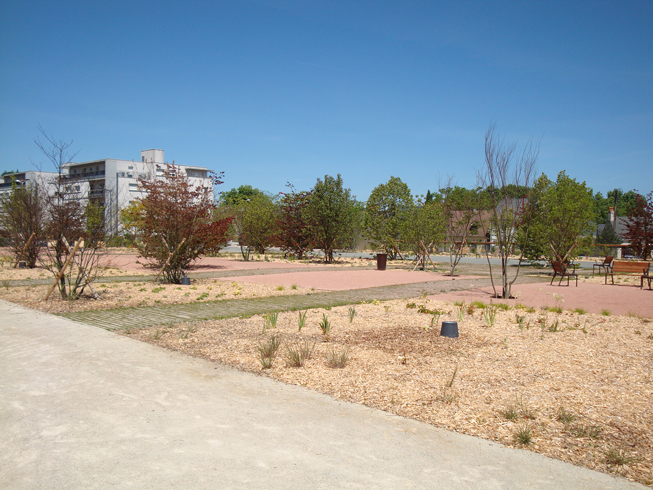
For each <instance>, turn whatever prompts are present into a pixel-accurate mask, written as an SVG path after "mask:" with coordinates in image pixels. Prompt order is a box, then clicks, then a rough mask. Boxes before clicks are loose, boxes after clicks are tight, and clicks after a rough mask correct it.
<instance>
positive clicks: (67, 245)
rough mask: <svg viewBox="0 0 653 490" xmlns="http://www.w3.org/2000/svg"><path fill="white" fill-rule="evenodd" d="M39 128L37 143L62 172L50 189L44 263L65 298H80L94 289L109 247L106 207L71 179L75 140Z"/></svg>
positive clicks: (58, 171) (47, 204) (47, 199)
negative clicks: (68, 167) (69, 169)
mask: <svg viewBox="0 0 653 490" xmlns="http://www.w3.org/2000/svg"><path fill="white" fill-rule="evenodd" d="M38 130H39V132H40V133H41V136H42V137H43V138H44V139H45V141H44V140H42V139H41V138H40V137H37V138H36V139H35V140H34V142H35V143H36V145H37V146H38V147H39V148H40V149H41V151H42V152H43V154H44V155H45V156H46V158H47V159H48V160H49V161H50V163H52V165H54V168H55V169H56V171H57V173H58V174H59V175H58V177H57V178H56V179H55V180H54V181H53V182H52V183H50V186H51V188H49V189H48V190H47V197H46V204H45V208H46V223H45V237H46V239H47V246H46V247H45V257H44V258H43V259H42V266H43V267H44V268H45V269H47V270H49V271H50V272H51V273H52V274H53V276H54V277H55V278H57V287H58V289H59V294H60V295H61V298H62V299H77V298H78V297H79V296H80V295H82V294H83V293H84V290H85V289H86V288H87V287H88V288H89V289H91V291H92V290H93V286H92V285H91V283H92V282H93V280H94V279H95V276H96V272H97V265H98V263H99V261H100V256H101V254H102V253H103V251H104V250H106V248H105V247H104V239H105V229H104V210H103V208H102V207H101V206H100V205H99V204H95V203H93V202H91V201H90V200H89V199H88V197H89V196H88V195H85V190H84V189H83V188H82V185H81V183H80V182H74V181H72V180H71V179H70V178H69V176H68V175H67V174H66V173H65V171H64V170H65V166H66V165H67V164H68V163H71V162H72V160H73V158H75V156H76V155H77V152H74V153H73V152H72V151H71V147H72V144H73V142H72V140H71V141H63V140H58V139H56V138H54V137H53V136H52V135H49V134H48V133H47V132H46V131H45V130H44V129H43V128H42V127H41V126H39V127H38ZM75 244H76V245H77V246H75ZM94 294H95V293H94Z"/></svg>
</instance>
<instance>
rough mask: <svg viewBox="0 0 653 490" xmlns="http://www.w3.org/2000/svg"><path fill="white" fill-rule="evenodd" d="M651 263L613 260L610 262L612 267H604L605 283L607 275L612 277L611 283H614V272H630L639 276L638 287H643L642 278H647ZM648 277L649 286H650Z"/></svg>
mask: <svg viewBox="0 0 653 490" xmlns="http://www.w3.org/2000/svg"><path fill="white" fill-rule="evenodd" d="M650 266H651V264H649V263H648V262H626V261H620V260H615V261H614V262H612V267H611V268H610V269H606V271H605V284H607V283H608V275H609V276H610V278H611V279H612V284H614V274H630V275H638V276H640V287H641V288H643V287H644V279H646V278H648V277H649V275H648V270H649V267H650ZM650 285H651V284H650V279H649V287H650Z"/></svg>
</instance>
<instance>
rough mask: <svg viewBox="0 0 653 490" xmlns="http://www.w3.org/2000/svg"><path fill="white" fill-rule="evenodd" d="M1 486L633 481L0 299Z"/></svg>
mask: <svg viewBox="0 0 653 490" xmlns="http://www.w3.org/2000/svg"><path fill="white" fill-rule="evenodd" d="M0 318H1V319H2V320H1V321H0V434H1V437H0V482H1V485H0V486H1V487H2V488H3V489H7V490H14V489H30V490H32V489H53V490H57V489H93V488H98V489H112V488H120V489H124V488H134V489H168V488H180V489H186V488H188V489H193V490H201V489H216V488H236V489H240V488H243V489H257V488H265V489H277V488H278V489H300V488H301V489H306V488H317V489H321V488H365V489H373V488H378V489H383V488H391V489H397V488H429V489H432V488H438V489H484V488H487V489H495V488H496V489H520V488H524V489H526V488H528V489H543V488H547V489H548V488H550V489H564V488H569V489H588V490H589V489H592V490H596V489H636V488H645V487H643V486H641V485H636V484H632V483H629V482H627V481H625V480H622V479H617V478H613V477H611V476H608V475H605V474H601V473H597V472H593V471H590V470H587V469H583V468H579V467H575V466H572V465H569V464H566V463H562V462H560V461H556V460H552V459H548V458H545V457H543V456H540V455H537V454H535V453H532V452H529V451H521V450H515V449H508V448H504V447H502V446H500V445H497V444H493V443H490V442H487V441H484V440H482V439H477V438H473V437H469V436H464V435H460V434H456V433H452V432H446V431H443V430H438V429H436V428H434V427H432V426H429V425H427V424H423V423H420V422H415V421H412V420H407V419H403V418H400V417H397V416H393V415H389V414H387V413H384V412H381V411H378V410H373V409H369V408H366V407H363V406H359V405H354V404H349V403H345V402H341V401H337V400H334V399H332V398H329V397H327V396H324V395H320V394H316V393H313V392H310V391H308V390H306V389H303V388H300V387H296V386H288V385H284V384H281V383H278V382H275V381H271V380H269V379H267V378H264V377H257V376H254V375H252V374H248V373H243V372H239V371H236V370H233V369H230V368H226V367H224V366H221V365H218V364H214V363H210V362H208V361H205V360H201V359H195V358H190V357H186V356H184V355H182V354H179V353H176V352H170V351H167V350H164V349H161V348H158V347H155V346H152V345H149V344H145V343H141V342H138V341H136V340H133V339H129V338H126V337H121V336H118V335H115V334H113V333H111V332H107V331H105V330H102V329H98V328H94V327H90V326H87V325H83V324H80V323H75V322H72V321H70V320H68V319H64V318H61V317H55V316H51V315H47V314H45V313H40V312H36V311H33V310H28V309H25V308H22V307H19V306H16V305H13V304H10V303H6V302H2V301H0Z"/></svg>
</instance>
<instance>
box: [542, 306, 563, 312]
mask: <svg viewBox="0 0 653 490" xmlns="http://www.w3.org/2000/svg"><path fill="white" fill-rule="evenodd" d="M545 309H546V311H550V312H551V313H562V308H561V307H560V306H547V307H546V308H545Z"/></svg>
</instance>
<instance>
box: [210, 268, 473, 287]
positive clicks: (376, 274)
mask: <svg viewBox="0 0 653 490" xmlns="http://www.w3.org/2000/svg"><path fill="white" fill-rule="evenodd" d="M477 277H480V276H459V277H458V278H459V279H462V278H465V279H475V278H477ZM452 279H453V278H451V277H449V276H444V275H442V274H438V273H435V272H423V271H414V272H413V271H407V270H399V269H389V270H385V271H377V270H360V269H359V270H347V269H344V270H335V271H324V270H322V271H306V272H288V273H281V274H274V275H273V276H272V275H268V276H265V275H263V276H236V277H228V278H224V279H223V280H225V281H242V282H253V283H258V284H271V285H273V286H284V287H290V286H292V285H293V284H295V285H297V286H300V287H304V288H313V289H321V290H324V291H346V290H348V289H364V288H373V287H379V286H391V285H395V284H413V283H417V282H427V281H451V280H452Z"/></svg>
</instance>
